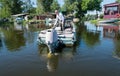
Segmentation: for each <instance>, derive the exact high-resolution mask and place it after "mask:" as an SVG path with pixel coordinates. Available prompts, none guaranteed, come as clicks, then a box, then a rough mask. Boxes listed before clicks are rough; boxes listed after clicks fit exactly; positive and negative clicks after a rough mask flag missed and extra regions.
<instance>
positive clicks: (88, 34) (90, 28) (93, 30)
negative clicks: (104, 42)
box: [77, 22, 101, 47]
mask: <svg viewBox="0 0 120 76" xmlns="http://www.w3.org/2000/svg"><path fill="white" fill-rule="evenodd" d="M84 25H86V26H84ZM78 28H79V29H78ZM78 28H77V29H78V31H77V39H78V40H79V41H78V42H80V40H81V39H83V40H84V42H85V43H86V44H87V46H88V47H93V46H95V45H96V44H98V43H99V42H100V33H101V31H100V28H99V27H96V26H95V25H92V24H90V23H89V22H87V23H85V24H80V26H79V27H78Z"/></svg>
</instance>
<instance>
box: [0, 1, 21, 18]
mask: <svg viewBox="0 0 120 76" xmlns="http://www.w3.org/2000/svg"><path fill="white" fill-rule="evenodd" d="M22 3H23V2H22V1H21V0H0V6H1V7H0V11H1V12H0V16H1V17H2V18H3V17H9V16H10V15H11V14H18V13H21V12H22V8H21V6H22Z"/></svg>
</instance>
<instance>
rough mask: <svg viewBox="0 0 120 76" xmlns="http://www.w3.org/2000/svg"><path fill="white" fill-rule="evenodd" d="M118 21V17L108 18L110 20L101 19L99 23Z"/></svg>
mask: <svg viewBox="0 0 120 76" xmlns="http://www.w3.org/2000/svg"><path fill="white" fill-rule="evenodd" d="M117 21H119V20H118V19H108V20H102V21H99V23H114V22H117Z"/></svg>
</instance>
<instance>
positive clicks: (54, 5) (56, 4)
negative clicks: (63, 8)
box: [51, 0, 60, 11]
mask: <svg viewBox="0 0 120 76" xmlns="http://www.w3.org/2000/svg"><path fill="white" fill-rule="evenodd" d="M58 9H60V5H59V4H58V1H56V0H54V1H53V3H52V5H51V11H55V10H58Z"/></svg>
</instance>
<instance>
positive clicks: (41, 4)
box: [36, 0, 53, 14]
mask: <svg viewBox="0 0 120 76" xmlns="http://www.w3.org/2000/svg"><path fill="white" fill-rule="evenodd" d="M52 3H53V0H37V9H36V11H37V14H42V13H45V12H50V11H51V7H50V6H51V4H52Z"/></svg>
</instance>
